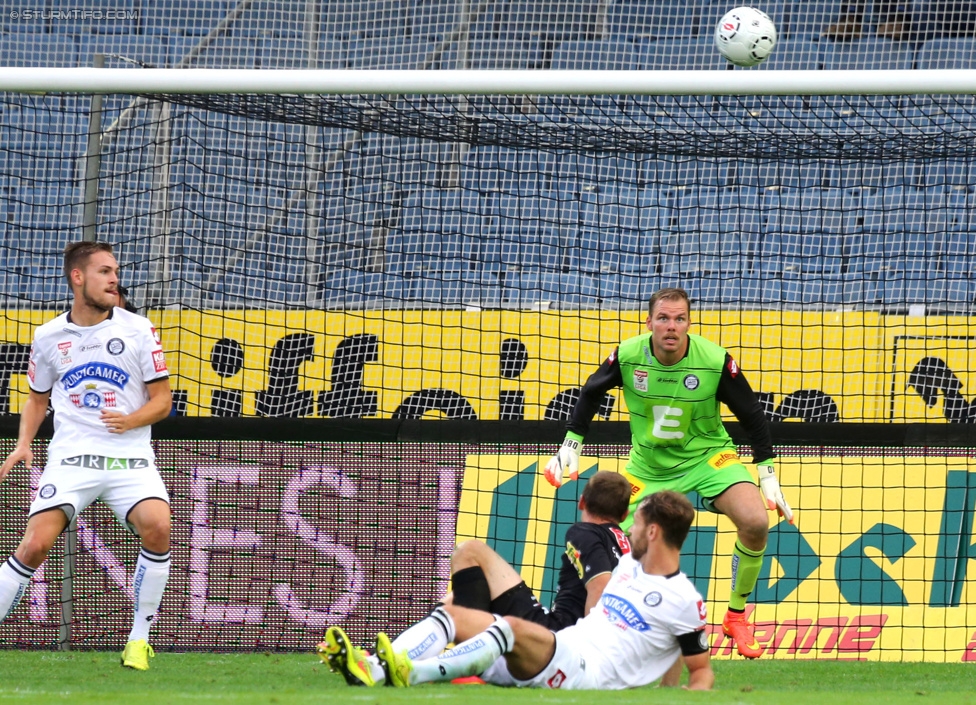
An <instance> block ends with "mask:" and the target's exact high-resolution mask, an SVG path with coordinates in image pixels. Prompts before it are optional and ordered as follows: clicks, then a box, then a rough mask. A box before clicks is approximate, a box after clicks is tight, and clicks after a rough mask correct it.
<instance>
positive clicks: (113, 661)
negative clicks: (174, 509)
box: [0, 651, 976, 705]
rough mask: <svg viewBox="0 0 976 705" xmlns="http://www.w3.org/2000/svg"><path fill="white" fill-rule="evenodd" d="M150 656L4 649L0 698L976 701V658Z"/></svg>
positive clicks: (789, 703) (149, 701)
mask: <svg viewBox="0 0 976 705" xmlns="http://www.w3.org/2000/svg"><path fill="white" fill-rule="evenodd" d="M151 665H152V669H151V670H150V671H148V672H144V673H140V672H136V671H131V670H128V669H123V668H121V667H120V665H119V656H118V654H116V653H111V652H92V651H76V652H70V653H63V652H50V651H0V702H22V703H32V704H33V703H72V704H73V705H81V704H83V703H116V702H117V703H126V704H127V705H157V704H160V705H161V704H163V703H167V704H169V703H217V704H219V703H235V704H241V705H243V704H247V703H282V704H285V703H289V704H290V703H310V704H311V703H315V704H316V705H342V704H344V703H351V704H358V703H361V704H364V705H373V704H376V705H385V704H386V703H394V704H396V703H430V702H432V701H433V702H434V703H436V702H455V701H462V700H463V702H464V705H495V704H496V703H498V704H500V705H507V704H508V703H530V702H531V703H540V702H542V703H548V702H551V703H580V704H581V705H583V704H586V705H591V704H593V703H607V704H608V705H611V704H612V705H637V704H638V703H640V704H641V705H643V704H644V703H654V704H657V703H709V704H713V703H714V704H716V705H719V704H721V705H725V704H733V703H762V705H805V704H808V703H809V704H810V705H848V704H850V705H869V704H872V703H883V704H884V705H895V704H897V703H914V704H916V705H923V704H924V703H933V704H936V703H937V704H938V705H950V704H951V703H972V704H973V705H976V664H963V663H960V664H934V663H877V662H871V663H861V662H836V661H788V660H778V661H773V660H765V661H764V660H759V661H752V662H745V661H716V662H715V663H714V667H715V676H716V683H715V685H716V689H715V690H714V691H712V692H710V693H694V692H688V691H678V690H659V689H657V688H654V687H649V688H642V689H638V690H630V691H623V692H614V693H612V694H610V693H600V694H597V693H593V692H589V693H587V692H579V691H577V692H575V693H574V692H565V693H562V692H542V691H537V690H535V691H533V690H522V691H517V690H510V689H505V688H495V687H492V686H483V685H467V686H454V685H445V684H431V685H424V686H419V687H415V688H410V689H405V690H394V689H392V688H376V689H367V688H350V687H348V686H347V685H346V684H345V682H344V681H343V680H342V679H341V678H340V677H339V676H336V675H334V674H332V673H330V672H329V671H328V669H327V668H326V667H324V666H322V665H321V664H320V663H319V661H318V659H317V658H316V657H315V655H313V654H293V653H289V654H277V653H273V654H206V653H181V654H173V653H161V654H158V655H157V656H156V658H155V659H153V660H152V662H151Z"/></svg>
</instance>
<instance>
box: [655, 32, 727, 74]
mask: <svg viewBox="0 0 976 705" xmlns="http://www.w3.org/2000/svg"><path fill="white" fill-rule="evenodd" d="M637 59H638V65H639V67H640V68H641V69H642V70H644V71H679V70H680V71H703V70H723V71H724V70H726V69H728V67H729V65H730V64H729V63H728V62H727V61H726V60H725V59H724V58H722V55H721V54H719V53H718V51H716V50H715V39H714V36H713V35H712V34H709V35H707V36H702V37H683V38H680V39H642V40H641V41H640V43H639V45H638V57H637Z"/></svg>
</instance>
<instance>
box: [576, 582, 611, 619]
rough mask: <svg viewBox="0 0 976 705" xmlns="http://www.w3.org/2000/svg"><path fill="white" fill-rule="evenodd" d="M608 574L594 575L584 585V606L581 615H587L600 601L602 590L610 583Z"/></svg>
mask: <svg viewBox="0 0 976 705" xmlns="http://www.w3.org/2000/svg"><path fill="white" fill-rule="evenodd" d="M610 575H611V574H610V573H600V574H599V575H594V576H593V577H592V578H590V580H589V581H588V582H587V583H586V605H585V606H584V607H583V615H584V616H585V615H588V614H589V613H590V610H591V609H593V607H594V606H595V605H596V604H597V603H598V602H599V601H600V595H602V594H603V588H605V587H606V586H607V583H609V582H610Z"/></svg>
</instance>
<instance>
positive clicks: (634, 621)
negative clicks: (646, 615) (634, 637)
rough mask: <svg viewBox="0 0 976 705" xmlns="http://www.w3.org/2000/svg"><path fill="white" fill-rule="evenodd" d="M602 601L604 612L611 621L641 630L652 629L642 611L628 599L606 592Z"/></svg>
mask: <svg viewBox="0 0 976 705" xmlns="http://www.w3.org/2000/svg"><path fill="white" fill-rule="evenodd" d="M600 601H601V602H602V603H603V611H604V613H605V614H606V615H607V617H608V618H609V619H610V621H611V622H613V623H615V624H618V625H620V626H626V627H629V628H631V629H636V630H637V631H639V632H646V631H649V630H650V628H651V627H650V625H649V624H648V623H647V622H645V621H644V619H643V618H642V617H641V614H640V611H639V610H638V609H637V608H636V607H634V606H633V605H632V604H630V603H629V602H627V600H624V599H623V598H621V597H617V596H616V595H608V594H606V593H604V594H603V597H602V598H601V600H600Z"/></svg>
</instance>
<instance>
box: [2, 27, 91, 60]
mask: <svg viewBox="0 0 976 705" xmlns="http://www.w3.org/2000/svg"><path fill="white" fill-rule="evenodd" d="M77 65H78V40H77V39H76V38H75V37H74V36H73V35H67V34H30V33H21V34H13V35H6V36H4V37H2V39H0V66H47V67H69V66H77Z"/></svg>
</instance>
